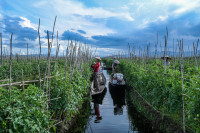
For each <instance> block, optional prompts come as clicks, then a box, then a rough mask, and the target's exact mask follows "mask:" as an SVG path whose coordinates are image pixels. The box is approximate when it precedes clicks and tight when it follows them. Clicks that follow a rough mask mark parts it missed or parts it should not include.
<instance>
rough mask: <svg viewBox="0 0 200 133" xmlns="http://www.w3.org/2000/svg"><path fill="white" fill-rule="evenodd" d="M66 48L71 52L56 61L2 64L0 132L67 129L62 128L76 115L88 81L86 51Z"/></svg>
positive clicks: (16, 61)
mask: <svg viewBox="0 0 200 133" xmlns="http://www.w3.org/2000/svg"><path fill="white" fill-rule="evenodd" d="M69 47H71V48H70V49H71V51H70V50H68V51H67V52H66V56H65V57H57V58H56V59H55V57H54V58H52V57H51V56H48V57H43V58H41V59H39V58H38V57H37V58H36V57H32V59H31V58H29V59H28V60H27V59H26V58H24V57H20V59H18V60H17V58H13V59H12V60H10V62H11V63H8V62H7V61H6V58H5V59H4V60H3V64H2V65H1V66H0V83H1V84H0V132H50V131H53V132H54V131H57V130H58V129H57V127H62V128H63V129H64V128H69V127H67V126H66V125H65V124H66V123H68V122H70V121H71V118H72V116H75V115H77V114H78V113H79V108H81V106H82V104H83V103H84V101H85V98H87V95H88V88H89V86H90V77H91V70H90V62H91V57H90V56H91V55H90V54H89V53H88V52H89V51H86V50H85V51H84V50H83V49H82V50H81V47H80V46H79V49H78V46H77V44H75V45H73V44H71V45H70V46H69ZM69 47H68V48H69ZM68 48H67V49H68ZM7 58H8V57H7ZM45 58H48V59H49V60H48V59H47V60H46V59H45ZM51 58H52V59H51ZM10 66H11V69H10ZM10 76H11V79H12V80H9V79H10ZM9 81H10V82H9ZM62 128H60V129H62Z"/></svg>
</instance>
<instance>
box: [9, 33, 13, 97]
mask: <svg viewBox="0 0 200 133" xmlns="http://www.w3.org/2000/svg"><path fill="white" fill-rule="evenodd" d="M12 36H13V33H12V34H11V38H10V64H9V67H10V78H9V97H10V98H11V79H12Z"/></svg>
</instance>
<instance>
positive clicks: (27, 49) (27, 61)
mask: <svg viewBox="0 0 200 133" xmlns="http://www.w3.org/2000/svg"><path fill="white" fill-rule="evenodd" d="M27 62H28V43H27Z"/></svg>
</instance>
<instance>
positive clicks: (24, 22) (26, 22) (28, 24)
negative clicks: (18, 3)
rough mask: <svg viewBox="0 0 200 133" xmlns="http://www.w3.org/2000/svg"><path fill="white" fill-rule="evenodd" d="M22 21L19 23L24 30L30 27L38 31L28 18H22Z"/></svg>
mask: <svg viewBox="0 0 200 133" xmlns="http://www.w3.org/2000/svg"><path fill="white" fill-rule="evenodd" d="M20 18H21V19H22V21H19V25H21V26H22V27H23V28H24V27H28V28H32V29H34V30H37V28H36V27H37V26H36V25H35V24H33V23H31V22H30V20H28V19H27V18H24V17H20Z"/></svg>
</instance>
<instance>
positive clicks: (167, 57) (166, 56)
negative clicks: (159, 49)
mask: <svg viewBox="0 0 200 133" xmlns="http://www.w3.org/2000/svg"><path fill="white" fill-rule="evenodd" d="M165 58H166V59H172V58H171V57H169V56H168V55H165V56H163V57H161V59H163V60H164V59H165Z"/></svg>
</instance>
